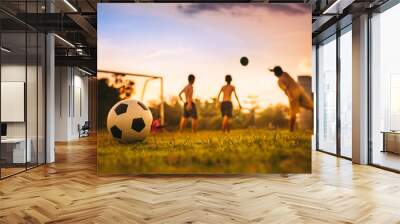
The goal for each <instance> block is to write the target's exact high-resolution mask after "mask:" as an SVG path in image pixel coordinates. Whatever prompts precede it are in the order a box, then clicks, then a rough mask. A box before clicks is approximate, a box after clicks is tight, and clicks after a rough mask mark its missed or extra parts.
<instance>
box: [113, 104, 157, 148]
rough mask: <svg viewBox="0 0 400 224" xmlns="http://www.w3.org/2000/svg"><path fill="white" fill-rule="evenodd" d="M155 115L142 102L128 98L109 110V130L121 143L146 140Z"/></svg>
mask: <svg viewBox="0 0 400 224" xmlns="http://www.w3.org/2000/svg"><path fill="white" fill-rule="evenodd" d="M152 122H153V115H152V114H151V111H150V109H149V108H148V107H147V106H146V105H144V104H143V103H142V102H140V101H137V100H133V99H127V100H122V101H120V102H118V103H116V104H115V105H114V106H113V107H112V108H111V110H110V111H109V112H108V117H107V130H108V131H109V133H110V134H111V136H112V137H113V138H114V139H116V140H117V141H119V142H121V143H133V142H138V141H142V140H144V139H145V138H146V137H147V136H148V135H149V134H150V129H151V123H152Z"/></svg>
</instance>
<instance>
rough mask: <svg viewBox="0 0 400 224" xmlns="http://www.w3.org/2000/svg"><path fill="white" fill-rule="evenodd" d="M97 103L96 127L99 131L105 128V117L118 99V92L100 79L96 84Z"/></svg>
mask: <svg viewBox="0 0 400 224" xmlns="http://www.w3.org/2000/svg"><path fill="white" fill-rule="evenodd" d="M97 85H98V86H97V88H98V95H97V97H98V103H97V120H98V122H97V125H98V128H99V129H102V128H107V116H108V112H109V111H110V109H111V107H112V106H114V104H116V103H117V102H118V101H120V98H119V91H118V90H117V89H115V88H113V87H110V86H109V85H108V84H107V80H105V79H101V80H98V82H97Z"/></svg>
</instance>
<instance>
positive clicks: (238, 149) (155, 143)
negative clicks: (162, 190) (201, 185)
mask: <svg viewBox="0 0 400 224" xmlns="http://www.w3.org/2000/svg"><path fill="white" fill-rule="evenodd" d="M97 137H98V138H97V139H98V146H97V150H98V156H97V160H98V171H99V174H100V175H109V174H160V173H163V174H164V173H167V174H172V173H174V174H199V173H202V174H203V173H204V174H214V173H215V174H217V173H310V172H311V133H310V132H294V133H291V132H288V131H283V130H282V131H269V130H263V129H245V130H234V131H232V132H230V133H229V134H224V133H222V132H220V131H200V132H197V133H176V132H165V133H157V134H155V135H151V136H149V137H148V138H147V139H146V140H145V141H143V142H140V143H136V144H120V143H118V142H117V141H114V140H113V139H112V137H111V136H110V135H109V134H108V132H107V131H106V130H104V131H100V132H99V133H98V136H97Z"/></svg>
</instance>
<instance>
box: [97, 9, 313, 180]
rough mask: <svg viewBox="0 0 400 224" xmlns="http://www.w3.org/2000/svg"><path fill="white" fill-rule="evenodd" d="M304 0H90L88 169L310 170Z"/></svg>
mask: <svg viewBox="0 0 400 224" xmlns="http://www.w3.org/2000/svg"><path fill="white" fill-rule="evenodd" d="M310 21H311V9H310V8H309V6H308V5H306V4H239V3H238V4H211V3H190V4H189V3H184V4H183V3H182V4H178V3H177V4H151V3H145V4H130V3H125V4H122V3H118V4H110V3H102V4H99V5H98V75H97V78H98V97H99V100H98V125H99V127H98V128H99V131H98V135H97V137H98V149H97V150H98V157H97V158H98V173H99V175H114V174H223V173H310V172H311V134H312V128H313V124H312V122H313V119H312V110H313V99H312V93H311V22H310Z"/></svg>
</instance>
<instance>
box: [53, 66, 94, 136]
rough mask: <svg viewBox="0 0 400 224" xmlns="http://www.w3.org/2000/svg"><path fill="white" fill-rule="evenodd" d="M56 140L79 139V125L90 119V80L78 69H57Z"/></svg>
mask: <svg viewBox="0 0 400 224" xmlns="http://www.w3.org/2000/svg"><path fill="white" fill-rule="evenodd" d="M55 86H56V91H55V129H56V131H55V140H56V141H70V140H73V139H77V138H78V137H79V132H78V125H83V124H84V123H85V121H87V120H88V118H89V111H88V78H87V77H85V76H84V74H83V73H82V72H80V71H79V70H78V69H76V68H72V67H56V83H55Z"/></svg>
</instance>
